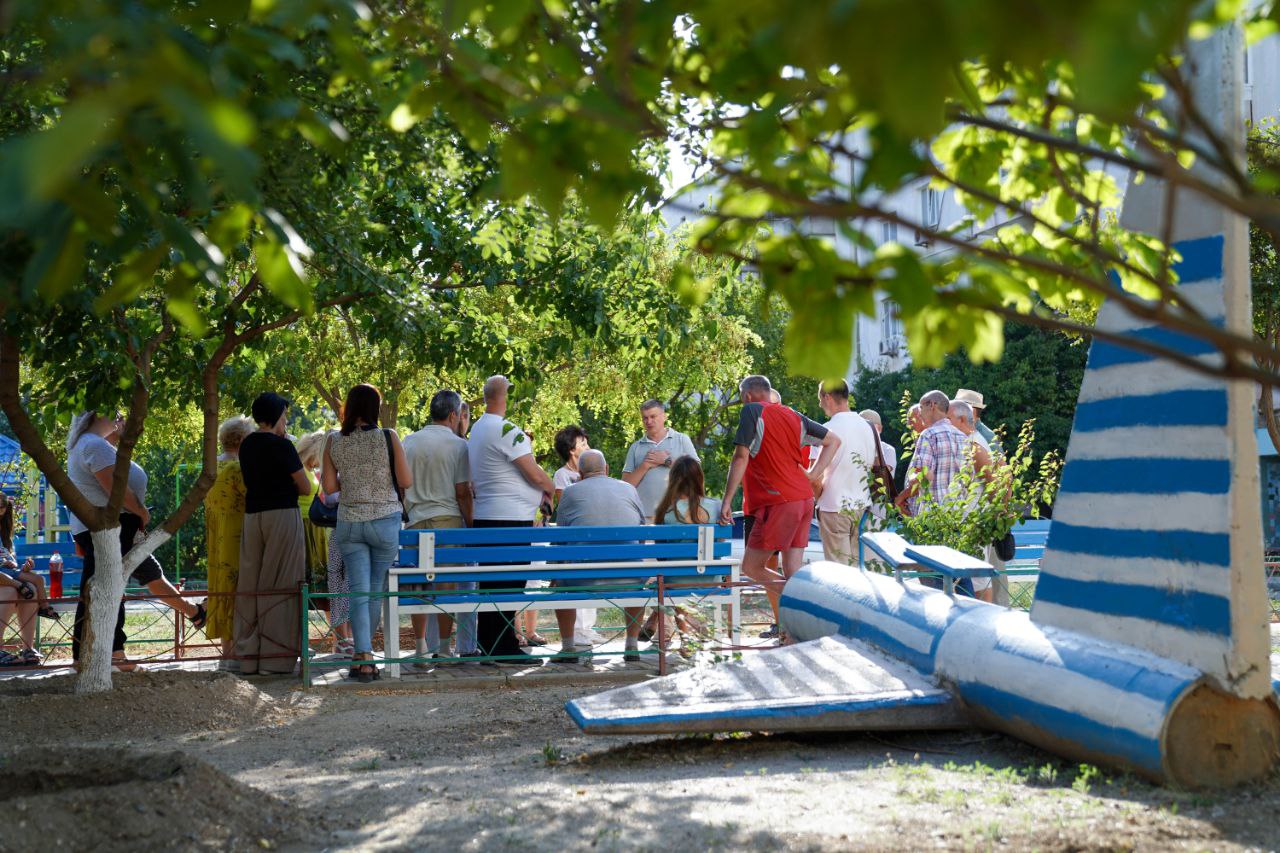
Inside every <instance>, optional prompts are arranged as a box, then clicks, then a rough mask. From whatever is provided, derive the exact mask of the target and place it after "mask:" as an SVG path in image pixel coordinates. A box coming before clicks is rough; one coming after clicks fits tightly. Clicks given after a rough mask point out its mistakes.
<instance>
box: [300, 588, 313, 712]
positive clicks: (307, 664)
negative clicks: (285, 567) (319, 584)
mask: <svg viewBox="0 0 1280 853" xmlns="http://www.w3.org/2000/svg"><path fill="white" fill-rule="evenodd" d="M300 593H301V595H302V686H303V687H310V686H311V631H310V630H309V628H310V623H309V621H308V615H307V608H309V607H310V606H311V591H310V588H309V587H308V586H307V582H306V581H303V582H302V585H301V589H300Z"/></svg>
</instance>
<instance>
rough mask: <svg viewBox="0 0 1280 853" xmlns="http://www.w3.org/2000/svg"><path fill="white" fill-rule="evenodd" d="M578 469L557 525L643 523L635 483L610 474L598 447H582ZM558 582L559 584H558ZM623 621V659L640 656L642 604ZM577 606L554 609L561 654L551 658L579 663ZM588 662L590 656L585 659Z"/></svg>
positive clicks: (614, 581) (576, 581)
mask: <svg viewBox="0 0 1280 853" xmlns="http://www.w3.org/2000/svg"><path fill="white" fill-rule="evenodd" d="M578 471H579V472H580V473H581V474H582V479H580V480H578V482H576V483H574V484H573V487H572V488H568V489H565V490H564V494H563V495H561V496H560V506H559V507H558V508H557V510H556V526H557V527H629V526H632V525H637V524H644V504H643V502H642V501H641V499H640V493H639V492H637V491H636V487H635V486H633V485H631V484H630V483H626V482H623V481H622V480H614V479H612V478H610V476H609V463H608V462H606V461H605V458H604V454H603V453H601V452H600V451H599V450H587V451H584V452H583V454H582V455H581V456H579V457H578ZM645 580H646V578H602V579H600V580H582V579H580V578H573V579H571V580H567V581H565V582H564V583H563V584H562V585H563V586H594V585H604V586H617V585H620V584H626V585H630V584H633V583H634V584H642V583H644V582H645ZM557 585H561V584H557ZM625 610H626V614H627V622H626V626H627V627H626V634H627V642H626V652H625V654H624V656H623V660H626V661H638V660H640V652H639V641H640V620H641V617H643V616H644V608H643V607H628V608H626V609H625ZM577 618H578V617H577V611H576V610H557V611H556V622H557V623H559V626H560V641H561V648H560V654H558V655H556V656H555V657H554V658H553V659H552V661H553V662H563V663H578V662H580V660H581V659H580V653H582V652H585V651H587V649H585V648H583V649H579V648H578V647H577V646H576V645H575V644H574V639H573V631H574V625H575V622H576V621H577ZM585 662H587V663H589V662H590V659H588V660H587V661H585Z"/></svg>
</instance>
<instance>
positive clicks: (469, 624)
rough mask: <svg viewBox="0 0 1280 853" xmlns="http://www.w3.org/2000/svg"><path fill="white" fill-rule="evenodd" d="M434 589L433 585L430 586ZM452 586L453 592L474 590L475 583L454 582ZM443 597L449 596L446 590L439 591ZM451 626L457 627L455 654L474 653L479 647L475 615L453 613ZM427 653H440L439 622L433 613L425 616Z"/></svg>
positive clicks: (455, 630)
mask: <svg viewBox="0 0 1280 853" xmlns="http://www.w3.org/2000/svg"><path fill="white" fill-rule="evenodd" d="M431 586H432V587H435V586H436V585H435V584H431ZM453 586H454V587H455V588H456V589H455V591H462V590H474V589H475V588H476V582H475V581H460V582H455V583H454V584H453ZM441 592H442V593H443V594H445V595H448V594H449V591H448V590H441ZM453 624H454V625H456V626H457V627H456V628H455V629H454V634H455V635H456V636H457V638H458V639H457V647H456V648H455V649H454V651H455V652H456V653H457V654H460V655H465V654H469V653H474V652H475V651H476V650H477V649H478V648H479V647H478V646H477V644H476V614H475V613H455V614H453ZM426 640H427V651H428V652H429V653H430V654H433V655H434V654H436V653H437V652H439V651H440V620H439V619H438V618H437V616H436V614H435V613H432V614H429V615H428V616H427V636H426Z"/></svg>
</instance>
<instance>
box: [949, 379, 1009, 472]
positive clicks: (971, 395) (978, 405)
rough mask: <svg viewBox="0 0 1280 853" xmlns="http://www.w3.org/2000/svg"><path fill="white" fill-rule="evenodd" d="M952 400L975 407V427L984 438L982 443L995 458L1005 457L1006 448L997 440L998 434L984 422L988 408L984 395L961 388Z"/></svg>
mask: <svg viewBox="0 0 1280 853" xmlns="http://www.w3.org/2000/svg"><path fill="white" fill-rule="evenodd" d="M952 399H954V400H960V401H962V402H965V403H968V404H969V405H970V406H972V407H973V426H974V428H975V429H976V430H977V431H978V435H980V436H982V443H983V444H984V445H985V446H986V448H987V450H988V451H990V453H991V456H992V457H993V458H995V457H999V456H1004V448H1003V447H1001V446H1000V439H998V438H996V434H995V433H994V432H992V431H991V428H990V427H988V426H987V425H986V424H984V423H983V422H982V413H983V411H985V410H986V407H987V406H986V403H985V402H983V399H982V395H981V394H979V393H978V392H977V391H970V390H969V389H968V388H961V389H960V390H958V391H956V395H955V397H953V398H952Z"/></svg>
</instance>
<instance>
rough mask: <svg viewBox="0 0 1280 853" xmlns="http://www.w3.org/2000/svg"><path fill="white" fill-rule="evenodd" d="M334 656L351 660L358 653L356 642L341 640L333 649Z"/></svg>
mask: <svg viewBox="0 0 1280 853" xmlns="http://www.w3.org/2000/svg"><path fill="white" fill-rule="evenodd" d="M333 651H334V654H336V655H337V656H338V657H340V658H351V657H353V656H354V655H355V653H356V644H355V641H354V640H339V641H338V644H337V645H336V646H334V647H333Z"/></svg>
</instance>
